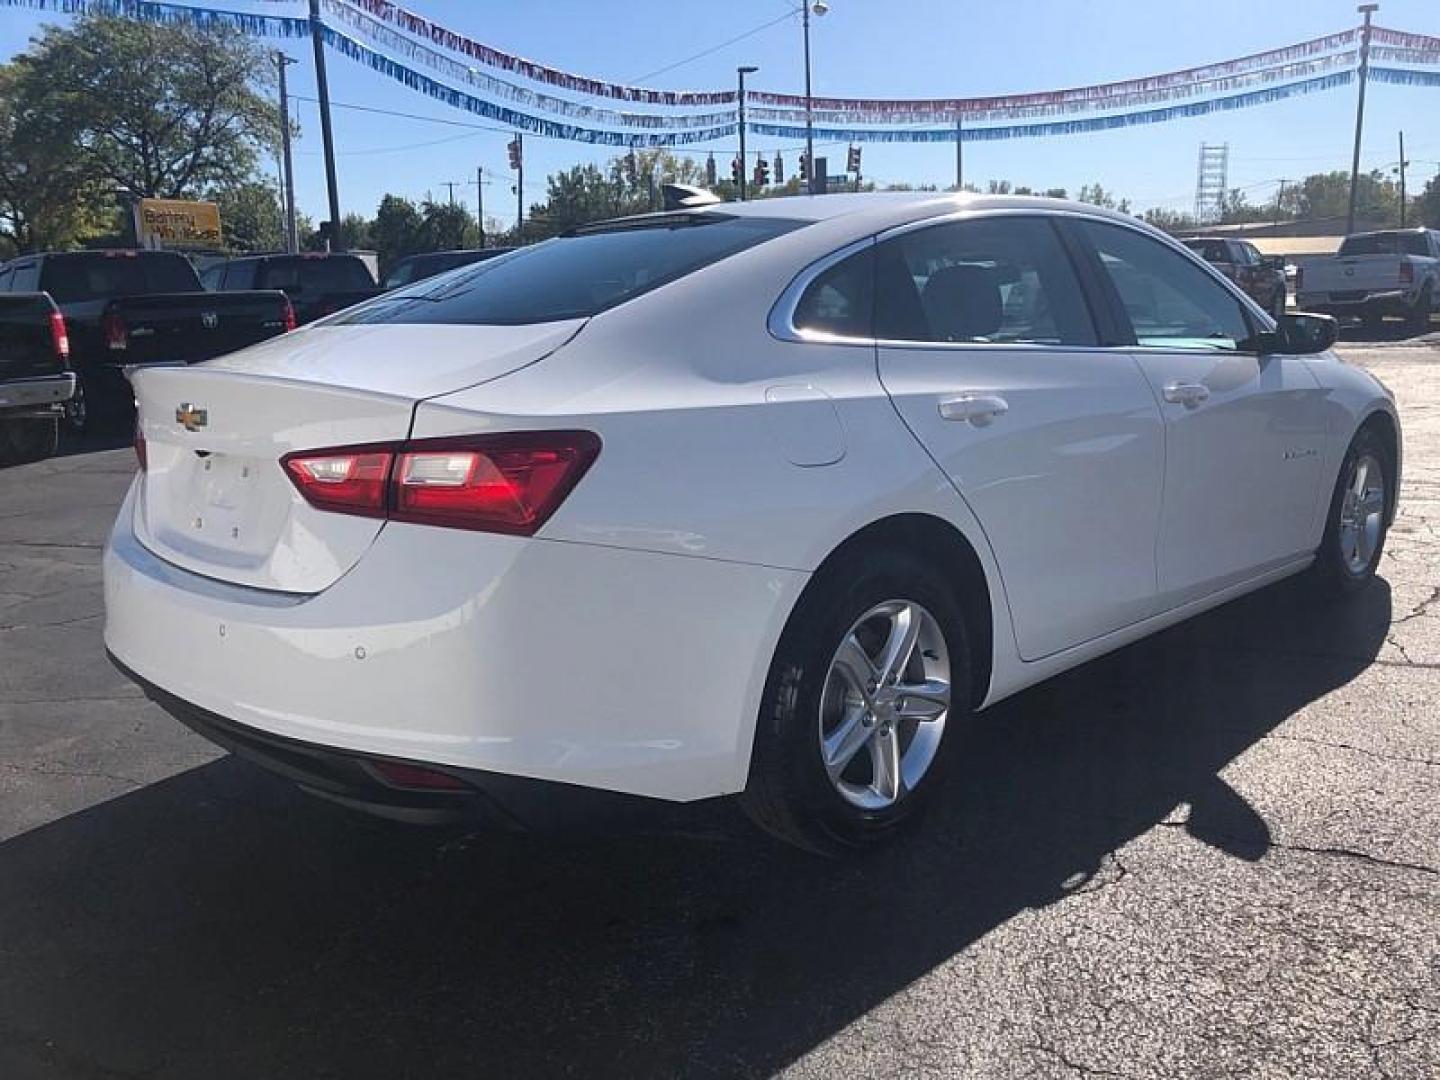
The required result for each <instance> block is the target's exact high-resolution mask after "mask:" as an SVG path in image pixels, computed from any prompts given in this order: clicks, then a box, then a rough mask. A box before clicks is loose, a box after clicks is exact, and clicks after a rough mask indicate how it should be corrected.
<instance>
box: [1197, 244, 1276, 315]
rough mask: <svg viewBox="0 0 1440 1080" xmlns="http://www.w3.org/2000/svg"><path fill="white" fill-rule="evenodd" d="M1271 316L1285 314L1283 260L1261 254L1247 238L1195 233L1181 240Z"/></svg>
mask: <svg viewBox="0 0 1440 1080" xmlns="http://www.w3.org/2000/svg"><path fill="white" fill-rule="evenodd" d="M1181 242H1182V243H1183V244H1184V245H1185V246H1186V247H1188V248H1189V249H1190V250H1191V251H1193V252H1195V254H1196V255H1199V256H1200V257H1201V258H1202V259H1204V260H1205V261H1206V262H1208V263H1209V264H1210V265H1211V266H1213V267H1215V269H1217V270H1219V271H1220V272H1221V273H1222V274H1224V275H1225V276H1226V277H1228V278H1229V279H1230V280H1231V281H1233V282H1235V284H1236V285H1239V286H1240V288H1242V289H1244V290H1245V292H1246V293H1247V294H1249V296H1250V298H1251V299H1252V300H1254V301H1255V302H1256V303H1257V304H1259V305H1260V306H1261V307H1263V308H1264V309H1265V310H1266V311H1268V312H1269V313H1270V314H1271V315H1274V316H1275V317H1276V318H1279V317H1280V316H1281V315H1283V314H1285V303H1286V295H1285V260H1284V259H1282V258H1279V257H1270V256H1265V255H1261V254H1260V251H1259V249H1258V248H1256V247H1255V245H1254V244H1252V243H1250V241H1248V240H1232V239H1230V238H1229V237H1228V236H1196V237H1192V238H1190V239H1189V240H1183V241H1181Z"/></svg>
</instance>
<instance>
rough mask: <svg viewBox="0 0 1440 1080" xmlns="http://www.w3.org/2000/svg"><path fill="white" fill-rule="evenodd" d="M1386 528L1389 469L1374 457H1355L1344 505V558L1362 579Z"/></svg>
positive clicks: (1342, 523) (1342, 532) (1342, 517)
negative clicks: (1387, 474) (1386, 481)
mask: <svg viewBox="0 0 1440 1080" xmlns="http://www.w3.org/2000/svg"><path fill="white" fill-rule="evenodd" d="M1384 526H1385V468H1384V466H1383V465H1382V464H1381V462H1380V459H1379V458H1378V457H1376V456H1375V455H1374V454H1370V453H1364V454H1360V455H1358V456H1357V457H1356V458H1355V461H1354V463H1353V464H1352V465H1351V466H1350V473H1349V475H1348V476H1347V477H1346V479H1345V493H1344V495H1343V496H1342V497H1341V502H1340V556H1341V558H1342V559H1344V561H1345V569H1346V570H1347V571H1348V572H1349V573H1350V574H1351V575H1353V576H1355V577H1359V576H1360V575H1362V574H1364V573H1365V572H1366V570H1368V569H1369V567H1370V561H1371V559H1373V558H1374V557H1375V549H1376V548H1377V547H1379V546H1380V536H1381V533H1382V532H1383V531H1384Z"/></svg>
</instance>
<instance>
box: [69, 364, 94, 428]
mask: <svg viewBox="0 0 1440 1080" xmlns="http://www.w3.org/2000/svg"><path fill="white" fill-rule="evenodd" d="M65 426H66V427H67V428H68V429H69V430H70V431H72V432H73V433H74V434H76V435H84V434H85V432H87V431H89V430H90V405H89V402H88V401H87V400H86V398H85V380H84V379H82V378H80V376H78V375H77V376H76V377H75V393H74V394H73V395H72V396H71V398H70V400H69V401H67V402H65Z"/></svg>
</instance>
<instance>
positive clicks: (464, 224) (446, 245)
mask: <svg viewBox="0 0 1440 1080" xmlns="http://www.w3.org/2000/svg"><path fill="white" fill-rule="evenodd" d="M420 218H421V220H420V248H419V250H421V251H454V250H456V249H457V248H465V247H472V246H473V244H474V241H475V239H476V232H477V230H476V227H475V218H474V217H473V216H471V214H470V211H469V210H466V209H465V207H463V206H461V205H460V204H459V203H441V202H434V201H433V200H431V199H426V200H425V201H424V202H423V203H421V204H420Z"/></svg>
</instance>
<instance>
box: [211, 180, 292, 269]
mask: <svg viewBox="0 0 1440 1080" xmlns="http://www.w3.org/2000/svg"><path fill="white" fill-rule="evenodd" d="M210 198H211V199H212V200H214V202H215V203H216V205H218V206H219V207H220V228H221V229H222V230H223V231H224V233H225V246H226V247H227V248H229V249H230V250H231V251H281V250H284V247H285V212H284V210H283V209H282V208H281V205H280V196H279V193H278V192H276V190H275V189H274V188H273V187H271V186H270V185H269V184H265V183H261V182H259V181H253V180H252V181H247V182H245V183H241V184H233V185H230V186H229V187H225V188H221V189H219V190H217V191H213V192H211V193H210Z"/></svg>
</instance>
